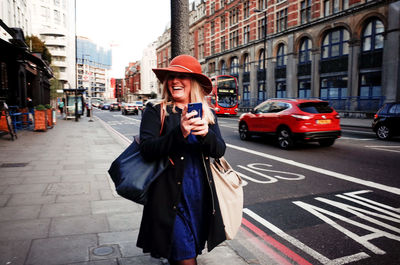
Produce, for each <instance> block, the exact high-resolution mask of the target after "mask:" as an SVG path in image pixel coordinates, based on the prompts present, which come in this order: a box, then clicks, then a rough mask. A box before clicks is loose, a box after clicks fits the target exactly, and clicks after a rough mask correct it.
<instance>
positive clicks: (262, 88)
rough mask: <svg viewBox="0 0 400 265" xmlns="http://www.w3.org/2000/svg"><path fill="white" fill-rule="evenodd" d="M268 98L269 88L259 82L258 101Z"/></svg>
mask: <svg viewBox="0 0 400 265" xmlns="http://www.w3.org/2000/svg"><path fill="white" fill-rule="evenodd" d="M265 100H267V90H266V88H265V84H264V83H258V91H257V103H261V102H263V101H265Z"/></svg>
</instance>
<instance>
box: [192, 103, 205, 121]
mask: <svg viewBox="0 0 400 265" xmlns="http://www.w3.org/2000/svg"><path fill="white" fill-rule="evenodd" d="M193 110H195V111H197V115H196V116H195V117H200V118H202V117H203V104H201V103H189V104H188V113H189V112H192V111H193Z"/></svg>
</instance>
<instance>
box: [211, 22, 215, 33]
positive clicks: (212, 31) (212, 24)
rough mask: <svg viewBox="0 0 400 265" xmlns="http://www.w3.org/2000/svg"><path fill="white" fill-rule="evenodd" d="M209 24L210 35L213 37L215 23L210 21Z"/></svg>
mask: <svg viewBox="0 0 400 265" xmlns="http://www.w3.org/2000/svg"><path fill="white" fill-rule="evenodd" d="M210 24H211V25H210V28H211V35H214V34H215V22H214V21H211V23H210Z"/></svg>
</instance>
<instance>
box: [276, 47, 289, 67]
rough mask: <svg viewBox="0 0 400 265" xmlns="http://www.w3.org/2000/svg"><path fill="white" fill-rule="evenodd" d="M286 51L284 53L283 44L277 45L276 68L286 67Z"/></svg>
mask: <svg viewBox="0 0 400 265" xmlns="http://www.w3.org/2000/svg"><path fill="white" fill-rule="evenodd" d="M286 60H287V58H286V51H285V45H284V44H279V47H278V53H277V55H276V67H277V68H280V67H286Z"/></svg>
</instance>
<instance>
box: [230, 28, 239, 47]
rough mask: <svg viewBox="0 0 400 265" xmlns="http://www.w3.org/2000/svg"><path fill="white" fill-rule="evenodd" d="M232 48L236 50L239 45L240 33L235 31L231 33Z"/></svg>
mask: <svg viewBox="0 0 400 265" xmlns="http://www.w3.org/2000/svg"><path fill="white" fill-rule="evenodd" d="M229 44H230V48H231V49H232V48H236V47H237V46H238V45H239V31H238V30H235V31H233V32H231V33H229Z"/></svg>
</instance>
